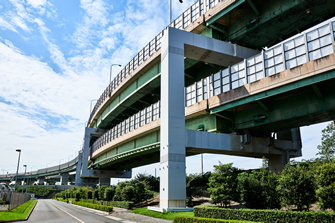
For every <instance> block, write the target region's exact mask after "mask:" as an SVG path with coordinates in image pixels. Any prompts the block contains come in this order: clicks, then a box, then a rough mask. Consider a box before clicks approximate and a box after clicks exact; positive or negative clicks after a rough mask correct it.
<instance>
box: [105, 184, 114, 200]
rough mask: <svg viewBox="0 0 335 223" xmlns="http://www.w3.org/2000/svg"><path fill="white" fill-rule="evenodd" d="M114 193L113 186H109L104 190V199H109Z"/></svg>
mask: <svg viewBox="0 0 335 223" xmlns="http://www.w3.org/2000/svg"><path fill="white" fill-rule="evenodd" d="M114 194H115V187H113V186H111V187H110V188H107V189H106V190H105V200H106V201H111V200H112V199H113V197H114Z"/></svg>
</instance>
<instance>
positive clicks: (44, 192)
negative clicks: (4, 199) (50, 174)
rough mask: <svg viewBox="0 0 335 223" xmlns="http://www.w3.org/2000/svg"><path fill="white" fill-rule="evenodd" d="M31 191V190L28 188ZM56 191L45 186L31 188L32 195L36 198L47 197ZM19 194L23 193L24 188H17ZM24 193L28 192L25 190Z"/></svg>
mask: <svg viewBox="0 0 335 223" xmlns="http://www.w3.org/2000/svg"><path fill="white" fill-rule="evenodd" d="M27 190H28V191H29V188H27ZM53 190H54V189H53V188H52V187H44V186H30V193H33V194H35V196H36V197H46V196H48V195H49V194H51V193H52V191H53ZM16 191H17V192H22V187H17V188H16ZM23 192H24V193H25V192H26V188H24V190H23Z"/></svg>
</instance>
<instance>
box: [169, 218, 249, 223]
mask: <svg viewBox="0 0 335 223" xmlns="http://www.w3.org/2000/svg"><path fill="white" fill-rule="evenodd" d="M219 222H226V223H248V222H251V221H238V220H223V219H212V218H197V217H175V218H174V219H173V223H219Z"/></svg>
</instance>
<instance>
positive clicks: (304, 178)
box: [277, 163, 317, 211]
mask: <svg viewBox="0 0 335 223" xmlns="http://www.w3.org/2000/svg"><path fill="white" fill-rule="evenodd" d="M316 188H317V185H316V182H315V175H314V172H313V171H312V167H310V165H309V164H308V163H300V164H297V165H295V166H291V167H287V168H285V169H284V170H283V171H282V172H281V174H280V175H279V179H278V186H277V191H278V192H279V193H280V194H281V197H280V199H281V202H282V205H283V206H286V207H287V206H290V205H294V206H296V207H297V209H298V210H299V211H302V210H303V209H305V210H309V207H310V206H311V204H313V203H314V202H315V201H316V196H315V191H316Z"/></svg>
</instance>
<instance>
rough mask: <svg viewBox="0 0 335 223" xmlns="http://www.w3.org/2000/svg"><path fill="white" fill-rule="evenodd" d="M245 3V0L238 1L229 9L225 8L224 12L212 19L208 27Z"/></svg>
mask: <svg viewBox="0 0 335 223" xmlns="http://www.w3.org/2000/svg"><path fill="white" fill-rule="evenodd" d="M243 2H245V0H238V1H236V2H235V3H234V4H231V5H230V6H228V7H227V8H225V9H224V10H222V11H221V12H220V13H218V14H216V15H215V16H213V18H211V19H210V20H209V21H208V22H207V23H206V25H207V26H209V25H211V24H213V23H214V22H215V21H216V20H218V19H219V18H221V17H222V16H224V15H226V14H227V13H229V12H230V11H231V10H233V9H234V8H236V7H237V6H239V5H241V4H242V3H243Z"/></svg>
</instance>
